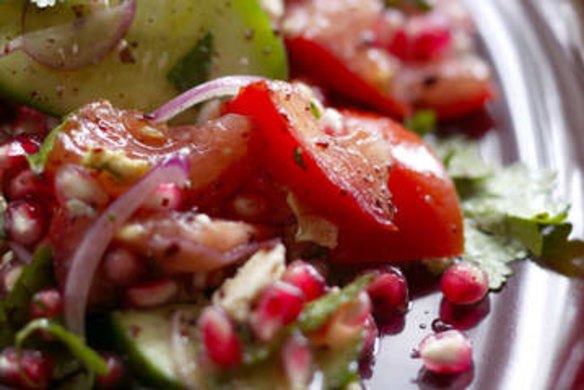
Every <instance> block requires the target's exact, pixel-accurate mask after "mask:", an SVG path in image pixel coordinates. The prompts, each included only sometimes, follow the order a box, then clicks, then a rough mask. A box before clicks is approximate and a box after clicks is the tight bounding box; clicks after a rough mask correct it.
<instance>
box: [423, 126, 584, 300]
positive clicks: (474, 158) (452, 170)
mask: <svg viewBox="0 0 584 390" xmlns="http://www.w3.org/2000/svg"><path fill="white" fill-rule="evenodd" d="M431 141H434V144H435V150H436V152H437V154H438V155H439V156H440V157H441V158H442V160H443V161H444V164H445V166H446V168H447V170H448V172H449V174H450V176H451V177H452V178H453V180H454V181H455V183H456V187H457V191H458V193H459V196H460V198H461V200H462V209H463V214H464V217H465V253H464V255H463V257H464V258H465V259H466V260H469V261H473V262H475V263H477V264H479V265H480V266H481V267H482V268H483V269H484V270H485V271H486V272H487V273H488V274H489V279H490V287H491V288H492V289H498V288H500V287H501V286H502V285H503V284H504V283H505V280H506V279H507V277H508V276H509V275H510V274H511V269H510V268H509V267H508V266H507V264H508V263H510V262H511V261H513V260H516V259H522V258H526V257H532V258H538V259H539V258H540V256H541V257H543V256H545V254H546V252H549V251H550V250H549V249H548V248H550V245H553V246H558V248H564V249H557V250H558V251H560V252H561V253H562V256H563V257H562V258H563V259H564V260H561V261H560V262H562V261H563V262H570V261H572V259H573V256H572V257H569V256H567V255H566V254H567V253H571V254H574V252H575V251H576V249H577V248H579V245H578V244H576V243H574V242H569V241H568V239H567V236H566V237H563V236H562V237H560V236H558V234H559V233H556V234H555V235H552V236H550V234H549V231H550V229H552V230H557V231H561V232H565V230H566V229H571V226H570V225H569V224H567V223H565V220H566V218H567V215H568V209H569V207H568V205H567V204H566V203H565V202H562V201H558V200H557V199H556V198H555V197H554V190H555V188H556V180H555V179H556V177H555V174H554V173H553V172H551V171H533V170H529V169H527V168H526V167H525V166H523V165H521V164H514V165H511V166H507V167H503V168H494V167H492V166H489V165H487V164H485V163H484V162H483V161H482V159H481V158H480V155H479V153H478V149H477V147H476V144H475V143H473V142H471V141H468V140H466V139H464V138H461V137H456V138H450V139H447V140H441V141H436V140H431ZM554 242H555V243H554ZM552 243H554V244H552ZM583 253H584V252H583ZM554 266H555V267H556V268H562V267H561V266H560V265H559V263H558V262H555V263H554ZM568 266H569V265H565V267H568ZM572 271H573V272H576V270H574V269H573V267H572Z"/></svg>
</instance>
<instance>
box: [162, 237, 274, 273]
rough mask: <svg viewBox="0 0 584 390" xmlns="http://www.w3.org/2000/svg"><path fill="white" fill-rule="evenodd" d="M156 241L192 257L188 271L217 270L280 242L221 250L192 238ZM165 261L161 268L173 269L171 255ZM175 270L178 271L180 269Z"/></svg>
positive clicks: (164, 246) (271, 241)
mask: <svg viewBox="0 0 584 390" xmlns="http://www.w3.org/2000/svg"><path fill="white" fill-rule="evenodd" d="M156 241H157V242H156V245H157V246H159V247H161V248H169V247H171V246H173V245H176V246H178V247H180V248H181V252H184V253H188V255H189V256H190V257H191V258H192V259H196V263H195V262H194V261H193V265H192V268H191V269H189V270H188V272H209V271H214V270H218V269H221V268H224V267H227V266H229V265H231V264H234V263H236V262H238V261H239V260H241V259H244V258H246V257H249V256H251V255H253V254H254V253H256V252H257V251H259V250H260V249H264V248H271V247H274V246H276V245H277V244H278V243H279V242H280V240H279V239H277V238H275V239H271V240H266V241H259V242H250V243H247V244H242V245H239V246H238V247H236V248H233V249H232V250H230V251H227V252H221V251H219V250H217V249H214V248H211V247H209V246H207V245H205V244H204V243H202V242H197V241H193V240H187V239H183V240H176V239H167V238H163V237H157V238H156ZM166 261H167V264H166V265H165V266H163V268H164V267H167V268H169V269H170V270H173V268H172V267H173V265H172V261H173V257H172V256H168V257H167V258H166ZM175 271H176V272H180V271H182V270H175ZM185 272H186V270H185Z"/></svg>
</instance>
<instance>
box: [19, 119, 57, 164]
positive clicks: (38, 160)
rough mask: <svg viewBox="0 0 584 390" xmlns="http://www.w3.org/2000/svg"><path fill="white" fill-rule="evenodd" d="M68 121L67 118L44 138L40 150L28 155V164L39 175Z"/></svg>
mask: <svg viewBox="0 0 584 390" xmlns="http://www.w3.org/2000/svg"><path fill="white" fill-rule="evenodd" d="M65 123H67V118H65V120H64V121H63V123H62V124H61V125H60V126H57V127H55V128H54V129H53V130H51V132H50V133H49V135H47V137H46V138H45V139H44V141H43V144H42V145H41V148H40V149H39V151H38V152H36V153H35V154H31V155H29V156H27V157H26V159H27V160H28V164H29V165H30V169H31V170H32V171H33V172H34V173H36V174H37V175H38V174H40V173H42V172H43V170H44V169H45V164H46V163H47V158H48V157H49V154H50V153H51V151H52V150H53V146H55V141H56V140H57V137H58V136H59V133H60V132H61V130H62V129H63V126H64V124H65Z"/></svg>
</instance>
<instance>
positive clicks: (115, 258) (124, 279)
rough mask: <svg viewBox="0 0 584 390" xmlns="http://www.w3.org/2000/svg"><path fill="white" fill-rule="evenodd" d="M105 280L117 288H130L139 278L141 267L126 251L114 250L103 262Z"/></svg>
mask: <svg viewBox="0 0 584 390" xmlns="http://www.w3.org/2000/svg"><path fill="white" fill-rule="evenodd" d="M103 267H104V270H105V274H106V276H107V278H108V279H109V280H110V281H111V282H113V283H114V284H115V285H117V286H130V285H132V284H134V283H136V281H138V279H139V278H140V275H141V274H142V269H143V266H142V264H141V262H140V260H139V259H138V258H137V257H136V255H134V254H133V253H132V252H130V251H129V250H127V249H124V248H115V249H113V250H111V251H109V252H108V253H107V254H106V255H105V257H104V260H103Z"/></svg>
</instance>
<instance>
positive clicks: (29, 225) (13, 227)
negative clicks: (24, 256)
mask: <svg viewBox="0 0 584 390" xmlns="http://www.w3.org/2000/svg"><path fill="white" fill-rule="evenodd" d="M5 223H6V232H7V234H8V238H9V240H11V241H14V242H16V243H19V244H22V245H33V244H36V243H37V242H38V241H40V239H41V238H43V235H44V233H45V229H46V225H47V221H46V216H45V214H44V212H43V210H42V209H41V207H40V206H39V205H38V204H37V203H36V202H33V201H31V200H18V201H16V202H11V203H9V204H8V207H7V209H6V221H5Z"/></svg>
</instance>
